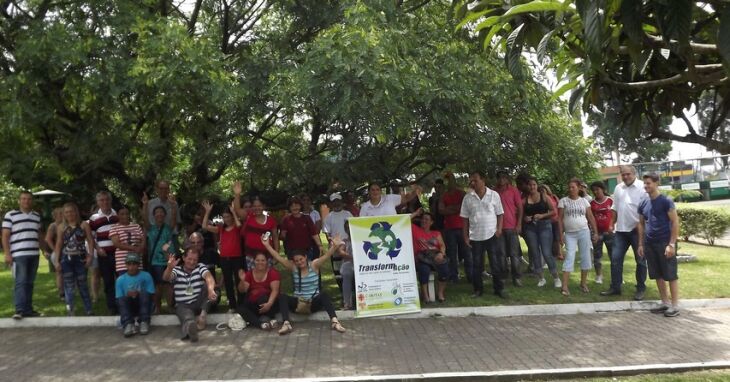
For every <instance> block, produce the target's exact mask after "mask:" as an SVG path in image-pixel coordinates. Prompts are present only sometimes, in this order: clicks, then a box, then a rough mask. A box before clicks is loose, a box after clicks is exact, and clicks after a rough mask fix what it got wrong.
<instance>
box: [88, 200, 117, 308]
mask: <svg viewBox="0 0 730 382" xmlns="http://www.w3.org/2000/svg"><path fill="white" fill-rule="evenodd" d="M96 205H97V207H99V210H98V211H96V213H95V214H93V215H91V217H90V218H89V227H91V230H92V231H93V232H94V234H95V235H94V236H95V238H96V254H97V259H98V260H99V273H101V278H102V279H103V280H104V294H105V295H106V306H107V309H109V313H110V314H111V315H113V316H116V315H117V314H119V310H118V308H117V303H116V301H117V299H116V297H115V294H116V288H115V286H114V282H115V280H116V272H115V264H114V252H115V251H116V247H115V246H114V243H113V242H112V239H111V238H110V237H109V232H110V231H111V229H112V227H113V226H114V225H115V224H117V223H119V217H118V216H117V212H116V211H114V209H112V196H111V194H110V193H109V192H108V191H99V192H98V193H97V194H96Z"/></svg>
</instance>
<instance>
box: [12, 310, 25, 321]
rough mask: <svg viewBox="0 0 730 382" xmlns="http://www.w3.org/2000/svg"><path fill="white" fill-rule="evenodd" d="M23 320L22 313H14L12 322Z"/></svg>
mask: <svg viewBox="0 0 730 382" xmlns="http://www.w3.org/2000/svg"><path fill="white" fill-rule="evenodd" d="M22 319H23V313H20V312H15V313H14V314H13V320H22Z"/></svg>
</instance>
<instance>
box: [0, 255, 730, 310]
mask: <svg viewBox="0 0 730 382" xmlns="http://www.w3.org/2000/svg"><path fill="white" fill-rule="evenodd" d="M523 249H524V248H523ZM679 252H680V253H689V254H693V255H696V256H697V257H698V258H699V261H698V262H696V263H681V264H680V265H679V277H680V295H681V298H683V299H690V298H722V297H730V284H728V283H726V280H725V278H726V277H727V275H728V274H730V249H728V248H726V247H710V246H706V245H701V244H693V243H682V244H681V245H680V249H679ZM524 253H525V256H526V253H527V251H526V250H525V251H524ZM558 264H559V265H558V268H559V269H560V262H558ZM609 267H610V265H609V261H608V257H607V256H605V255H604V256H603V269H604V284H603V285H597V284H595V283H594V282H593V280H594V275H593V272H592V271H591V274H590V275H589V288H590V289H591V291H590V293H587V294H584V293H582V292H580V290H579V289H578V284H579V281H580V272H574V273H573V274H572V275H571V282H570V283H571V284H570V290H571V296H569V297H563V296H562V295H561V294H560V291H559V290H558V289H555V288H553V287H552V280H551V278H550V276H549V274H548V272H547V270H546V271H545V274H546V276H547V280H548V285H546V286H545V287H543V288H538V287H537V286H536V285H537V279H535V278H532V277H525V278H523V283H524V286H523V287H521V288H516V287H513V286H512V284H511V282H508V283H507V284H506V285H507V291H508V292H509V294H510V298H509V299H508V300H501V299H499V298H497V297H496V296H493V295H491V294H490V293H489V292H490V291H491V285H485V294H484V296H483V297H481V298H478V299H472V298H471V297H469V296H470V294H471V285H468V284H467V283H466V281H461V282H459V283H458V284H449V286H448V287H447V289H446V302H444V303H441V304H434V305H430V306H438V307H456V306H485V305H526V304H562V303H582V302H602V301H618V300H629V299H631V298H632V296H633V293H634V288H635V277H634V270H635V262H634V257H633V254H632V252H631V250H629V253H628V254H627V256H626V261H625V263H624V280H625V284H624V288H623V292H624V294H623V295H622V296H611V297H603V296H600V295H599V292H600V291H602V290H604V289H607V288H608V285H609V282H610V270H609ZM3 268H4V267H3ZM523 268H524V267H523ZM576 269H579V266H578V264H576ZM322 275H323V276H322V285H323V287H324V289H325V290H326V291H327V292H328V293H329V294H330V296H332V297H333V300H334V302H335V305H336V306H337V307H341V305H342V302H341V298H340V292H339V289H338V288H337V284H336V283H335V280H334V277H333V276H332V272H331V268H330V264H329V262H328V263H327V266H326V267H325V269H324V271H323V272H322ZM282 278H283V280H282V291H284V292H286V293H289V294H291V291H292V285H291V276H289V275H286V274H284V275H283V277H282ZM487 284H491V281H489V280H487ZM12 296H13V280H12V278H11V276H10V271H9V270H7V269H3V270H1V271H0V317H10V316H11V315H12V314H13V312H14V306H13V299H12ZM658 298H659V296H658V293H657V290H656V284H654V283H653V282H650V283H648V285H647V293H646V299H658ZM223 299H224V301H225V297H224V298H223ZM103 300H104V296H103V292H102V293H99V300H98V301H97V302H96V304H94V312H95V313H96V314H99V315H102V314H106V309H105V306H106V305H105V303H104V301H103ZM33 301H34V306H35V309H37V310H39V311H40V312H42V313H44V314H45V315H46V316H60V315H65V305H64V303H63V302H62V301H61V300H60V299H59V298H58V294H57V293H56V290H55V284H54V281H53V274H52V273H49V271H48V263H47V262H46V261H44V260H42V261H41V266H40V269H39V270H38V277H37V279H36V284H35V291H34V293H33ZM76 301H77V303H76V313H77V314H79V315H81V314H83V308H82V304H81V300H80V298H79V297H78V293H77V296H76ZM224 304H225V302H222V305H224ZM224 306H225V305H224ZM163 310H164V307H163Z"/></svg>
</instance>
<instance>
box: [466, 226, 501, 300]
mask: <svg viewBox="0 0 730 382" xmlns="http://www.w3.org/2000/svg"><path fill="white" fill-rule="evenodd" d="M485 252H486V253H487V256H489V267H490V268H491V269H490V270H491V272H492V286H493V287H494V293H499V292H500V291H502V289H504V284H503V283H502V273H503V272H502V262H501V261H500V259H499V254H498V252H499V251H498V249H497V237H496V236H492V237H491V238H489V239H487V240H482V241H474V240H471V253H472V256H473V257H472V260H473V261H474V264H473V267H472V274H471V282H472V285H473V286H474V293H477V294H482V293H483V292H484V281H483V280H482V273H483V272H484V253H485Z"/></svg>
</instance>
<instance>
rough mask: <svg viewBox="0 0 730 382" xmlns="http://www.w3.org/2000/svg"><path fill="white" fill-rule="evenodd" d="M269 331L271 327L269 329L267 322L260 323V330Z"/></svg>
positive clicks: (269, 325)
mask: <svg viewBox="0 0 730 382" xmlns="http://www.w3.org/2000/svg"><path fill="white" fill-rule="evenodd" d="M271 329H272V327H271V324H270V323H268V322H262V323H261V330H265V331H269V330H271Z"/></svg>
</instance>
